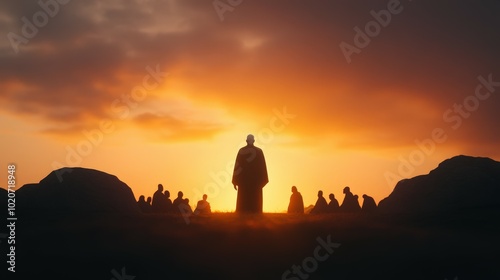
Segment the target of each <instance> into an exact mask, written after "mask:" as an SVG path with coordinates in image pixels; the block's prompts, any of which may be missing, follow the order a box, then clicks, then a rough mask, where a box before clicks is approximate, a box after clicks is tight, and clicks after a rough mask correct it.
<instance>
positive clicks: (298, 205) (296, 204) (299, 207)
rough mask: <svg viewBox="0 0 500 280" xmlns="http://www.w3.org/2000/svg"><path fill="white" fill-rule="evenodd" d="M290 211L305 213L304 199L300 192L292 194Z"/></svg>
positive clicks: (291, 212)
mask: <svg viewBox="0 0 500 280" xmlns="http://www.w3.org/2000/svg"><path fill="white" fill-rule="evenodd" d="M288 213H290V214H304V200H303V199H302V195H301V194H300V193H299V192H294V193H292V195H291V196H290V204H288Z"/></svg>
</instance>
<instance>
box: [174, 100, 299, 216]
mask: <svg viewBox="0 0 500 280" xmlns="http://www.w3.org/2000/svg"><path fill="white" fill-rule="evenodd" d="M272 112H273V115H272V116H271V118H270V119H269V123H268V125H267V126H265V127H263V128H261V129H260V130H259V131H258V132H257V133H256V134H255V142H256V144H258V145H265V144H269V143H271V142H272V141H273V140H274V137H275V135H276V134H277V133H281V132H283V131H284V130H285V128H286V127H287V126H288V125H290V123H291V120H293V119H295V118H296V117H297V115H296V114H291V113H289V112H288V110H287V107H286V106H284V107H283V109H281V110H279V109H277V108H274V109H273V110H272ZM239 148H240V147H239V146H238V147H235V149H234V150H235V151H238V149H239ZM233 170H234V160H230V161H228V162H227V164H226V168H225V169H223V170H220V171H218V172H212V171H211V172H210V173H209V174H208V175H209V176H210V178H211V181H210V182H208V183H207V184H205V186H204V187H203V192H202V191H200V190H199V189H198V188H193V192H194V197H202V196H203V194H207V195H208V197H209V198H213V197H217V196H218V195H219V194H220V192H221V190H224V189H225V188H227V187H228V186H232V183H231V181H232V174H233ZM180 210H181V214H182V217H183V218H184V221H185V222H186V224H189V223H190V220H189V219H190V217H191V216H192V215H193V214H191V213H190V212H189V209H187V208H186V209H180Z"/></svg>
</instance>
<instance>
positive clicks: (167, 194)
mask: <svg viewBox="0 0 500 280" xmlns="http://www.w3.org/2000/svg"><path fill="white" fill-rule="evenodd" d="M163 193H164V194H165V196H166V197H167V198H169V197H170V192H169V191H168V190H166V191H165V192H163Z"/></svg>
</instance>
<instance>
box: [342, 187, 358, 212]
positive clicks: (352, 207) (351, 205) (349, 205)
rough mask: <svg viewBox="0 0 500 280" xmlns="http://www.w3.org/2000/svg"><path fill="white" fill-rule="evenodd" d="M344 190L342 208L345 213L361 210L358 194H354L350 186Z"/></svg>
mask: <svg viewBox="0 0 500 280" xmlns="http://www.w3.org/2000/svg"><path fill="white" fill-rule="evenodd" d="M343 192H344V194H345V197H344V201H343V202H342V205H341V206H340V210H341V211H342V212H345V213H353V212H359V211H360V210H361V207H360V206H359V202H358V196H357V195H353V194H352V192H351V189H350V188H349V187H345V188H344V191H343Z"/></svg>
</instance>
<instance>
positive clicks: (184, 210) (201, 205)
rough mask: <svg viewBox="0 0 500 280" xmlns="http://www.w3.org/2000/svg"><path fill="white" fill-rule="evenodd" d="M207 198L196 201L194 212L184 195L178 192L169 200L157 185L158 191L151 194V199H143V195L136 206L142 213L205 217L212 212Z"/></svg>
mask: <svg viewBox="0 0 500 280" xmlns="http://www.w3.org/2000/svg"><path fill="white" fill-rule="evenodd" d="M207 198H208V196H207V195H206V194H204V195H203V199H202V200H200V201H198V204H197V206H196V209H195V211H193V209H192V208H191V206H190V204H189V199H188V198H184V193H183V192H182V191H179V192H178V193H177V198H176V199H174V201H173V202H172V200H170V192H169V191H168V190H165V191H164V190H163V185H162V184H158V189H157V190H156V192H155V193H154V194H153V198H151V197H148V198H147V200H146V199H145V197H144V195H141V196H140V197H139V200H138V201H137V204H138V206H139V208H140V210H141V211H142V212H143V213H166V214H183V215H191V214H195V215H207V214H210V213H211V212H212V210H211V208H210V203H209V202H208V201H207Z"/></svg>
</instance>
